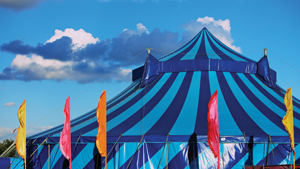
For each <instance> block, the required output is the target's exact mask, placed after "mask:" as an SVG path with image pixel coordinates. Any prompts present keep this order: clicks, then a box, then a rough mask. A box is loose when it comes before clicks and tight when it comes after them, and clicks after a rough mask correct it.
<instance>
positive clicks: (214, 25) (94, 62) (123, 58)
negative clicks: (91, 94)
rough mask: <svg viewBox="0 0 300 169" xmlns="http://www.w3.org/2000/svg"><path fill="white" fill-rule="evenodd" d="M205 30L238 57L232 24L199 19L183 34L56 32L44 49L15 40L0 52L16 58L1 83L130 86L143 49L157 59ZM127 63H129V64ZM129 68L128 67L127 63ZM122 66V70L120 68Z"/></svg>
mask: <svg viewBox="0 0 300 169" xmlns="http://www.w3.org/2000/svg"><path fill="white" fill-rule="evenodd" d="M203 27H207V28H208V29H209V30H210V31H211V32H212V33H213V34H214V35H215V36H216V37H217V38H218V39H219V40H221V41H222V42H223V43H224V44H226V45H227V46H229V47H230V48H232V49H233V50H236V51H238V52H241V48H240V47H236V46H234V45H233V39H232V38H231V32H230V31H231V27H230V21H229V20H228V19H226V20H215V19H214V18H212V17H204V18H198V19H197V20H191V21H189V22H187V23H185V24H183V25H182V28H183V29H184V32H183V34H182V36H181V37H180V34H179V33H177V32H172V31H169V30H161V29H158V28H155V29H153V30H152V31H151V32H150V31H149V30H148V29H147V28H146V26H144V25H143V24H142V23H139V24H137V25H136V29H135V30H129V29H124V30H123V31H122V32H120V33H119V34H118V35H117V36H116V37H114V38H111V39H104V40H100V39H99V38H97V37H93V35H92V34H91V33H87V32H85V31H84V30H83V29H79V30H74V29H71V28H68V29H65V30H64V31H61V30H55V34H54V35H53V36H52V37H50V38H49V39H48V40H47V41H46V42H45V43H39V44H37V45H36V46H32V45H28V44H25V43H24V42H23V41H20V40H15V41H11V42H9V43H4V44H2V45H1V46H0V48H1V50H2V51H6V52H10V53H14V54H16V57H15V58H14V60H13V61H12V63H11V65H10V66H8V67H6V68H5V69H4V70H3V71H2V72H0V80H23V81H29V80H47V79H48V80H57V81H62V80H72V81H77V82H79V83H89V82H94V81H98V80H100V79H103V78H105V81H111V80H115V81H126V80H127V81H129V80H130V79H131V68H132V67H137V66H141V65H142V64H143V63H144V62H145V59H146V52H145V53H144V54H143V55H139V56H138V57H136V58H135V59H133V60H131V59H132V58H133V57H134V56H137V55H138V54H139V53H141V51H144V50H145V49H146V48H149V47H150V48H153V49H160V50H163V51H168V52H164V53H163V52H158V51H157V50H156V51H155V50H152V51H151V53H152V54H153V55H154V56H155V57H157V58H160V57H161V56H163V55H165V54H167V53H169V52H171V51H174V50H176V49H178V48H179V47H181V46H182V45H184V44H185V43H186V42H188V41H189V40H190V39H191V38H192V37H193V36H195V35H196V34H197V33H198V32H199V31H200V30H201V29H202V28H203ZM129 60H131V61H130V62H128V61H129ZM127 62H128V63H127ZM124 63H126V65H124Z"/></svg>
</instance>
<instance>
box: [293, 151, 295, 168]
mask: <svg viewBox="0 0 300 169" xmlns="http://www.w3.org/2000/svg"><path fill="white" fill-rule="evenodd" d="M293 169H295V154H294V153H293Z"/></svg>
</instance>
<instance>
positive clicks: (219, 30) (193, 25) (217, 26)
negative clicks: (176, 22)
mask: <svg viewBox="0 0 300 169" xmlns="http://www.w3.org/2000/svg"><path fill="white" fill-rule="evenodd" d="M182 27H183V28H184V29H185V30H186V31H187V32H185V33H184V35H185V36H186V37H188V38H190V37H191V34H192V35H195V34H196V33H198V32H199V29H200V28H203V27H206V28H207V29H208V30H209V31H210V32H212V33H213V34H214V35H215V36H216V38H218V39H219V40H220V41H221V42H223V43H224V44H225V45H227V46H228V47H230V48H231V49H233V50H235V51H237V52H239V53H241V52H242V50H241V47H237V46H235V45H233V42H234V40H233V39H232V37H231V32H230V31H231V26H230V20H228V19H225V20H221V19H219V20H215V19H214V18H213V17H208V16H206V17H204V18H200V17H199V18H198V19H197V20H196V21H195V20H191V21H189V22H187V23H185V24H183V25H182Z"/></svg>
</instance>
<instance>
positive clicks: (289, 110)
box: [282, 87, 296, 168]
mask: <svg viewBox="0 0 300 169" xmlns="http://www.w3.org/2000/svg"><path fill="white" fill-rule="evenodd" d="M284 104H285V107H286V115H285V116H284V117H283V119H282V123H283V125H284V127H285V129H286V130H287V132H288V133H289V137H290V140H291V147H292V149H293V153H294V160H293V161H294V162H293V163H294V168H295V154H296V152H295V143H294V120H293V95H292V88H291V87H290V88H289V89H287V91H286V94H285V96H284Z"/></svg>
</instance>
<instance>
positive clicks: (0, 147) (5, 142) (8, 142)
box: [0, 139, 16, 157]
mask: <svg viewBox="0 0 300 169" xmlns="http://www.w3.org/2000/svg"><path fill="white" fill-rule="evenodd" d="M13 143H14V140H12V139H5V140H3V142H2V143H0V155H1V154H2V153H3V152H4V151H5V150H6V149H7V148H8V147H9V146H10V145H11V144H13ZM15 151H16V150H15V149H14V150H13V151H11V152H10V153H9V154H8V155H7V157H14V156H15Z"/></svg>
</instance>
